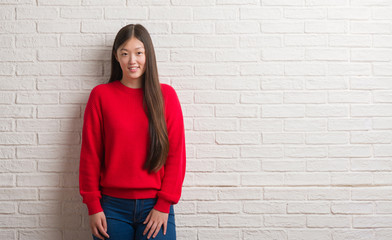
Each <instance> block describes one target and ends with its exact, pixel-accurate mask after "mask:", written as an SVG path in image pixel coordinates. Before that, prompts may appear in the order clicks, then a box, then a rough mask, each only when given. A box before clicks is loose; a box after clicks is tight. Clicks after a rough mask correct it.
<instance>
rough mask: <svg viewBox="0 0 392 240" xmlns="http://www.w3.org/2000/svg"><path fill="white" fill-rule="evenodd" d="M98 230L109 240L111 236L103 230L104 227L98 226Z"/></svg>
mask: <svg viewBox="0 0 392 240" xmlns="http://www.w3.org/2000/svg"><path fill="white" fill-rule="evenodd" d="M98 230H99V232H100V233H101V234H102V235H104V236H105V237H106V238H109V235H108V234H107V233H106V231H105V230H104V229H103V226H102V225H99V226H98Z"/></svg>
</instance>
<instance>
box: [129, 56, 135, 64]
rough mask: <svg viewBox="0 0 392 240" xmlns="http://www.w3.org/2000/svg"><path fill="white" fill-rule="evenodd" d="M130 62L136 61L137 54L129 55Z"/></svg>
mask: <svg viewBox="0 0 392 240" xmlns="http://www.w3.org/2000/svg"><path fill="white" fill-rule="evenodd" d="M129 62H130V63H131V64H133V63H136V56H134V55H133V54H131V55H130V57H129Z"/></svg>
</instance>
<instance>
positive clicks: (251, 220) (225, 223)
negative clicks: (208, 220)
mask: <svg viewBox="0 0 392 240" xmlns="http://www.w3.org/2000/svg"><path fill="white" fill-rule="evenodd" d="M262 222H263V217H262V216H257V215H256V216H252V215H250V216H248V215H236V217H235V218H233V215H223V214H222V215H219V227H261V226H262Z"/></svg>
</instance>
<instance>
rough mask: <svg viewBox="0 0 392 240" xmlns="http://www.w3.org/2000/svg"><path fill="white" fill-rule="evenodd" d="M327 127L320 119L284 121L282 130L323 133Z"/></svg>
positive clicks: (324, 121)
mask: <svg viewBox="0 0 392 240" xmlns="http://www.w3.org/2000/svg"><path fill="white" fill-rule="evenodd" d="M326 127H327V122H326V120H321V119H315V120H310V119H286V120H284V130H285V131H288V132H317V131H323V130H325V129H326Z"/></svg>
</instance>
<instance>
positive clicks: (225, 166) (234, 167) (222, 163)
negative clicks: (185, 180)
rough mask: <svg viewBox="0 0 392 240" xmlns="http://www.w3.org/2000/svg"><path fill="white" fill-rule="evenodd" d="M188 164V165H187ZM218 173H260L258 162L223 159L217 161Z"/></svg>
mask: <svg viewBox="0 0 392 240" xmlns="http://www.w3.org/2000/svg"><path fill="white" fill-rule="evenodd" d="M187 164H188V163H187ZM215 171H216V172H257V171H260V162H259V161H258V160H246V159H245V160H244V159H241V160H230V159H222V160H217V161H216V170H215Z"/></svg>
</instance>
